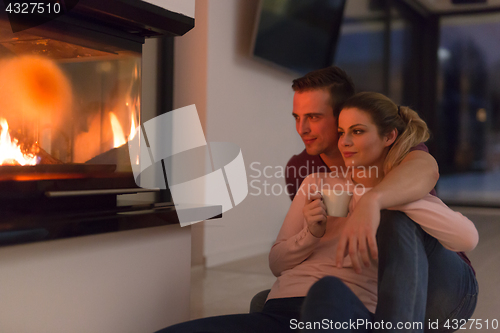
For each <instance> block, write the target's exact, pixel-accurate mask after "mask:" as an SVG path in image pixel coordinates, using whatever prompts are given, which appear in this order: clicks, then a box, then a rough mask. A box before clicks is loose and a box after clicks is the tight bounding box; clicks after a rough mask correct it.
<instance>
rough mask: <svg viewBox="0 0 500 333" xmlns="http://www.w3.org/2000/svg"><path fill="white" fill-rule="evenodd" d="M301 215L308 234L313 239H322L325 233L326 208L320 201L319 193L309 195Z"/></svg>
mask: <svg viewBox="0 0 500 333" xmlns="http://www.w3.org/2000/svg"><path fill="white" fill-rule="evenodd" d="M303 213H304V218H305V219H306V222H307V228H309V232H310V233H311V234H312V235H313V236H314V237H317V238H321V237H323V235H324V234H325V231H326V206H325V204H324V203H323V200H321V193H319V192H316V193H309V195H308V197H307V198H306V204H305V205H304V209H303Z"/></svg>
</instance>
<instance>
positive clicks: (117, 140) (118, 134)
mask: <svg viewBox="0 0 500 333" xmlns="http://www.w3.org/2000/svg"><path fill="white" fill-rule="evenodd" d="M109 117H110V119H111V129H112V130H113V147H115V148H117V147H120V146H122V145H124V144H125V143H126V142H127V140H125V134H123V129H122V126H121V125H120V121H118V118H117V117H116V115H115V114H114V113H113V112H110V113H109Z"/></svg>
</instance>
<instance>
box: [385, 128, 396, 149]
mask: <svg viewBox="0 0 500 333" xmlns="http://www.w3.org/2000/svg"><path fill="white" fill-rule="evenodd" d="M397 138H398V130H397V129H396V128H395V129H393V130H392V131H391V132H390V133H389V134H387V136H386V137H385V146H386V147H389V146H390V145H392V144H393V143H394V141H396V139H397Z"/></svg>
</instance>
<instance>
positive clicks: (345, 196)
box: [321, 190, 352, 217]
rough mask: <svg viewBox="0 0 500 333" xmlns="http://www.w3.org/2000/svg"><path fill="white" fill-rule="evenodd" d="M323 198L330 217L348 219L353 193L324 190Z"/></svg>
mask: <svg viewBox="0 0 500 333" xmlns="http://www.w3.org/2000/svg"><path fill="white" fill-rule="evenodd" d="M321 196H322V197H323V202H324V203H325V206H326V214H327V215H328V216H337V217H346V216H347V213H348V212H349V202H350V201H351V198H352V193H351V192H348V191H342V190H340V191H339V190H322V191H321Z"/></svg>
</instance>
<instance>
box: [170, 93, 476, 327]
mask: <svg viewBox="0 0 500 333" xmlns="http://www.w3.org/2000/svg"><path fill="white" fill-rule="evenodd" d="M332 130H334V129H332ZM339 134H340V139H339V150H340V151H341V152H342V153H343V157H344V160H345V164H346V165H347V166H349V168H350V172H348V173H346V177H343V176H342V175H341V174H340V175H339V174H333V175H332V174H326V173H325V174H315V175H310V176H308V177H307V178H306V179H305V180H304V182H303V183H302V185H301V188H300V189H299V192H298V193H297V195H296V197H295V198H294V200H293V202H292V205H291V207H290V209H289V211H288V214H287V216H286V218H285V221H284V222H283V226H282V228H281V230H280V232H279V234H278V237H277V240H276V242H275V244H274V245H273V247H272V249H271V252H270V254H269V261H270V267H271V270H272V272H273V274H274V275H276V277H277V280H276V282H275V284H274V285H273V287H272V289H271V292H270V294H269V296H268V300H267V302H266V304H265V306H264V310H263V311H262V313H251V314H241V315H229V316H220V317H212V318H204V319H200V320H195V321H192V322H187V323H183V324H179V325H175V326H172V327H170V328H167V329H165V330H162V331H161V332H162V333H165V332H289V331H296V330H297V329H306V330H308V329H311V330H319V331H321V330H323V329H332V330H340V329H341V330H342V331H349V330H350V329H353V328H356V329H357V331H371V330H372V328H378V327H370V326H366V325H369V324H372V325H373V324H376V323H377V322H379V320H380V321H381V320H385V321H386V322H387V321H390V322H391V323H392V321H394V324H396V320H398V318H399V321H405V320H406V318H409V317H408V316H407V314H408V313H410V314H411V316H410V317H411V318H416V319H415V321H420V322H422V321H424V315H425V308H426V302H425V299H424V302H423V304H421V302H420V300H418V301H411V302H408V300H407V299H405V298H402V299H399V298H400V295H401V294H404V293H408V290H407V289H408V288H407V287H408V286H407V285H405V283H404V281H405V280H406V276H405V275H402V276H399V277H398V276H397V274H394V272H393V271H392V270H394V267H391V265H394V264H396V265H400V263H399V262H397V261H396V262H394V261H392V260H387V258H389V257H391V256H389V255H388V254H387V253H388V252H389V253H390V252H391V251H392V249H391V246H393V245H392V244H400V243H401V242H400V240H399V239H396V238H394V239H390V237H391V236H392V235H393V234H391V232H385V231H384V233H381V232H380V231H381V230H385V229H389V230H392V229H398V228H401V226H399V225H397V226H391V225H390V223H387V225H386V224H385V222H384V225H381V226H380V227H379V235H377V238H379V236H380V237H389V239H387V240H386V241H384V242H383V243H384V244H391V245H388V246H379V249H377V250H378V251H379V252H378V254H379V256H378V257H379V258H378V259H379V262H378V263H377V262H376V260H375V259H376V258H377V256H376V255H375V254H376V253H374V252H375V251H373V250H371V252H372V253H371V255H372V256H371V257H369V256H368V255H367V253H368V252H367V251H360V253H362V255H361V258H357V257H354V256H353V257H352V258H351V256H344V249H343V248H342V249H341V250H340V252H339V253H340V254H339V258H340V263H337V262H338V261H339V259H338V258H337V247H338V246H339V244H338V243H339V237H340V235H341V233H342V232H343V230H345V227H346V222H347V219H346V218H339V217H331V216H327V215H326V209H325V206H324V204H323V202H322V201H321V196H320V195H319V194H317V193H316V192H317V191H318V190H321V189H324V188H330V189H331V188H336V189H338V188H339V186H341V187H343V188H344V189H347V190H351V191H352V190H355V191H354V197H353V199H352V200H351V203H350V206H351V208H352V207H354V206H355V204H356V201H357V200H358V199H359V197H360V196H361V195H362V194H363V193H362V192H363V191H360V190H359V189H360V188H362V189H364V190H369V188H370V187H373V186H375V185H376V184H377V183H378V182H379V181H380V180H381V179H382V178H383V176H384V174H385V173H386V172H388V171H389V170H390V168H392V167H393V166H395V165H397V164H398V163H400V162H401V160H402V159H403V158H404V156H405V155H406V154H407V153H408V151H409V150H410V148H411V147H413V146H415V145H417V144H419V143H420V142H423V141H425V140H426V139H427V138H428V136H429V135H428V131H427V126H426V125H425V123H424V122H423V121H422V120H421V119H420V118H418V115H417V114H416V113H415V112H414V111H411V110H409V109H408V108H402V110H399V111H398V107H397V106H396V105H395V104H394V103H392V102H391V101H390V100H389V99H388V98H386V97H385V96H383V95H380V94H374V93H361V94H357V95H355V96H353V97H352V98H351V99H349V100H348V101H347V102H346V105H345V107H344V108H343V110H342V111H341V113H340V116H339ZM370 167H371V169H370V170H372V172H371V173H370V172H366V171H367V170H366V169H367V168H370ZM375 170H376V171H378V172H375ZM363 171H365V172H364V173H363ZM312 193H313V194H312ZM314 193H315V194H314ZM394 209H395V210H399V211H402V212H404V213H406V214H407V215H408V217H409V218H408V223H403V224H402V225H406V228H407V229H409V230H413V231H411V232H409V233H410V234H411V236H412V237H410V238H411V239H413V240H414V242H413V243H415V244H420V243H421V244H422V246H421V247H422V248H424V249H423V250H422V249H421V251H424V253H423V254H422V253H419V252H415V251H416V250H415V248H414V247H408V248H409V249H410V250H411V253H419V257H418V258H417V259H418V260H416V258H413V257H412V254H405V255H403V256H402V258H403V259H404V261H405V262H408V264H409V266H411V267H420V266H422V267H431V266H432V267H433V266H435V265H431V264H430V262H431V261H432V260H430V259H427V254H426V253H425V249H426V248H428V249H429V252H432V253H438V254H439V255H438V256H437V259H436V260H438V261H439V264H442V266H443V267H444V268H445V269H451V267H448V266H449V265H447V261H448V259H447V258H448V257H450V256H453V257H452V258H451V257H450V258H451V259H450V260H451V261H453V263H454V264H457V263H458V264H457V265H455V266H459V268H455V267H453V269H455V270H458V271H460V274H458V273H457V274H456V276H457V277H458V276H460V278H459V279H457V280H456V281H451V282H450V279H443V280H445V282H446V283H448V284H450V285H459V287H463V285H464V284H465V283H464V281H469V280H470V281H472V282H473V283H472V284H473V285H477V284H476V282H475V278H474V276H473V273H472V270H471V269H470V268H469V266H468V265H467V264H465V265H461V264H462V261H461V259H460V258H459V257H458V256H457V255H456V253H455V252H453V251H464V250H471V249H472V248H474V247H475V245H476V243H477V231H476V229H475V227H474V225H473V224H472V222H471V221H469V220H468V219H467V218H465V217H464V216H462V215H461V214H459V213H456V212H453V211H452V210H450V209H449V208H448V207H446V205H444V204H443V203H442V202H441V201H440V200H439V199H437V198H435V197H432V196H430V195H429V196H428V197H425V198H424V199H422V200H419V201H416V202H414V203H411V204H408V205H404V206H401V207H394ZM399 214H402V213H399ZM410 218H411V220H410ZM386 220H390V219H386ZM413 221H415V222H416V223H418V224H419V225H417V224H416V223H415V222H413ZM398 224H399V223H398ZM377 227H378V226H377ZM393 227H394V228H393ZM398 230H399V229H398ZM415 230H416V231H415ZM424 230H425V231H424ZM406 232H407V230H406ZM407 233H408V232H407ZM387 235H389V236H387ZM402 235H403V236H407V235H405V234H402ZM416 237H417V238H418V237H419V238H418V239H415V238H416ZM403 238H404V237H403ZM436 239H437V240H439V242H440V243H441V244H443V246H444V247H446V249H445V248H444V247H443V246H442V245H440V243H438V241H437V240H436ZM378 240H379V242H378V243H379V244H380V239H378ZM349 242H350V244H349V247H352V246H356V245H359V247H360V248H361V247H362V246H363V245H362V244H361V243H359V244H354V241H353V240H352V239H350V240H349ZM373 242H375V241H374V240H373V239H370V238H368V246H367V248H370V249H373V248H374V247H373ZM341 245H342V244H341ZM405 247H406V246H405V245H403V250H401V249H397V251H398V253H397V254H399V252H402V253H403V254H404V253H405V251H404V249H405ZM417 250H418V249H417ZM352 253H354V252H352ZM396 257H398V256H396ZM429 257H433V256H429ZM456 258H458V260H460V261H457V260H454V259H456ZM353 260H361V261H362V262H364V264H365V266H366V267H365V269H364V270H363V271H360V272H355V271H354V269H353V267H352V261H353ZM417 261H418V264H416V262H417ZM403 266H404V265H403ZM398 268H399V266H397V267H396V269H398ZM380 271H382V272H383V274H382V275H381V274H380ZM422 271H424V273H422ZM401 272H406V270H404V269H403V270H401ZM418 274H421V275H425V276H417V277H419V284H418V285H414V286H413V289H418V288H421V289H425V288H427V284H428V283H427V278H426V277H427V271H425V269H420V270H419V272H418ZM388 275H389V277H390V278H388V277H387V276H388ZM428 275H429V276H432V274H431V271H429V274H428ZM453 275H455V274H453ZM463 276H467V277H468V279H465V278H462V277H463ZM380 277H382V280H383V282H384V284H385V285H387V284H389V285H391V284H392V286H397V287H398V288H406V290H398V289H397V288H396V289H392V290H389V291H387V290H386V289H390V288H386V289H384V288H382V289H381V288H380V283H379V284H378V282H380V281H378V280H379V279H380ZM420 280H422V281H421V282H420ZM452 280H453V279H452ZM401 281H403V283H402V284H401ZM400 284H401V286H400ZM377 285H379V286H378V288H377ZM461 289H463V291H461V292H460V293H458V294H459V295H458V296H457V297H458V298H460V301H458V302H457V303H461V304H462V300H463V297H462V295H463V294H464V293H465V294H467V295H469V294H475V293H476V291H475V290H471V289H473V288H469V287H468V285H467V286H464V287H463V288H461ZM417 291H418V290H417ZM381 292H382V295H383V297H382V299H377V295H378V294H380V293H381ZM429 292H430V290H429ZM422 293H423V294H424V295H425V296H426V294H427V293H426V292H425V291H424V292H422ZM306 295H307V297H306ZM424 298H425V297H424ZM381 302H382V303H381ZM377 303H378V306H377ZM393 303H394V304H397V307H396V308H394V306H392V304H393ZM401 303H403V305H405V306H403V305H401ZM407 303H409V305H408V306H406V305H407ZM451 303H455V300H453V301H452V302H451ZM381 304H383V306H382V307H381ZM387 304H389V305H390V306H389V305H387ZM386 305H387V306H386ZM466 306H468V308H472V311H473V308H474V306H475V298H474V299H472V298H471V299H468V300H466V301H465V302H463V304H462V307H466ZM451 307H453V309H454V310H455V312H457V311H460V310H461V307H460V306H459V304H451ZM382 308H383V310H384V311H382V310H381V309H382ZM400 308H402V311H401V309H400ZM408 308H411V309H410V310H408ZM468 312H471V311H468ZM402 313H403V314H402ZM471 314H472V313H470V314H468V313H467V314H463V316H470V315H471ZM467 318H468V317H467ZM353 322H356V323H359V324H361V323H364V324H365V326H356V327H353V326H352V323H353ZM425 324H426V325H425V326H427V323H425ZM439 324H444V323H439ZM384 328H387V326H386V327H384ZM391 330H392V331H395V330H397V331H403V329H400V328H399V327H398V328H396V327H394V328H392V329H391V328H389V331H391ZM411 331H423V330H418V329H415V330H414V329H413V328H412V329H411Z"/></svg>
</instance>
